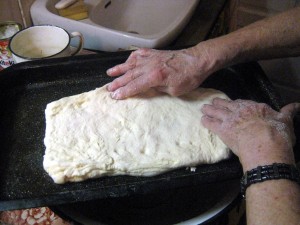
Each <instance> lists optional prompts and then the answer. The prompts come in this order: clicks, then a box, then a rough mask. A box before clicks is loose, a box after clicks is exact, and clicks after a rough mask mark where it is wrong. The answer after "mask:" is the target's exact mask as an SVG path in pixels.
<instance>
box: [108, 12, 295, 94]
mask: <svg viewBox="0 0 300 225" xmlns="http://www.w3.org/2000/svg"><path fill="white" fill-rule="evenodd" d="M299 21H300V7H297V8H294V9H292V10H290V11H287V12H284V13H282V14H278V15H277V16H274V17H272V18H268V19H264V20H262V21H259V22H256V23H253V24H251V25H249V26H247V27H244V28H242V29H240V30H238V31H235V32H232V33H230V34H228V35H224V36H221V37H218V38H215V39H210V40H207V41H204V42H200V43H199V44H198V45H196V46H194V47H192V48H188V49H184V50H180V51H158V50H152V49H140V50H137V51H135V52H133V53H132V54H131V56H130V57H129V58H128V59H127V61H126V62H125V63H123V64H120V65H117V66H115V67H113V68H111V69H109V70H108V71H107V74H108V75H109V76H114V77H115V76H120V75H122V76H120V77H119V78H117V79H116V80H114V81H113V82H112V83H111V84H110V85H109V86H108V90H109V91H110V92H112V97H113V98H116V99H124V98H126V97H130V96H132V95H135V94H137V93H139V92H143V91H146V90H148V89H149V88H156V89H158V90H159V91H163V92H166V93H168V94H170V95H181V94H184V93H186V92H189V91H191V90H193V89H195V88H197V87H198V86H199V85H200V84H201V83H202V82H203V81H204V80H205V79H206V78H207V77H208V76H209V75H210V74H212V73H213V72H215V71H217V70H219V69H221V68H224V67H226V66H229V65H233V64H236V63H239V62H246V61H250V60H259V59H267V58H276V57H283V56H286V57H288V56H298V55H300V23H299Z"/></svg>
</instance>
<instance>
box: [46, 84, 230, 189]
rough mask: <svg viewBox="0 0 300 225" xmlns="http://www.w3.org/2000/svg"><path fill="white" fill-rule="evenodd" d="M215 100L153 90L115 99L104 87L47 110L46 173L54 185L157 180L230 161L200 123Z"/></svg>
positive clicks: (205, 92) (208, 92)
mask: <svg viewBox="0 0 300 225" xmlns="http://www.w3.org/2000/svg"><path fill="white" fill-rule="evenodd" d="M215 97H221V98H227V97H226V96H225V94H223V93H222V92H219V91H217V90H213V89H201V88H199V89H197V90H195V91H193V92H191V93H189V94H186V95H184V96H182V97H171V96H169V95H166V94H162V93H159V92H157V91H155V90H153V89H151V90H149V91H148V92H146V93H143V94H139V95H137V96H134V97H131V98H128V99H126V100H114V99H112V98H111V97H110V93H109V92H108V91H107V90H106V87H105V86H103V87H101V88H98V89H96V90H93V91H90V92H86V93H82V94H79V95H75V96H71V97H65V98H62V99H60V100H58V101H54V102H52V103H49V104H48V105H47V108H46V110H45V116H46V134H45V139H44V143H45V146H46V151H45V155H44V162H43V165H44V169H45V170H46V171H47V172H48V174H49V175H50V176H51V177H52V179H53V180H54V182H55V183H65V182H68V181H71V182H77V181H82V180H86V179H89V178H96V177H100V176H112V175H122V174H126V175H133V176H152V175H156V174H159V173H162V172H165V171H168V170H171V169H174V168H179V167H183V166H185V167H186V166H196V165H199V164H203V163H215V162H218V161H220V160H223V159H226V158H228V157H229V154H230V151H229V149H228V148H227V147H226V146H225V144H224V143H223V142H222V141H221V140H220V139H219V138H218V137H217V136H216V135H214V134H213V133H211V132H210V131H209V130H207V129H206V128H204V127H203V126H202V124H201V117H202V113H201V110H200V109H201V106H202V105H203V104H205V103H209V102H211V100H212V99H213V98H215Z"/></svg>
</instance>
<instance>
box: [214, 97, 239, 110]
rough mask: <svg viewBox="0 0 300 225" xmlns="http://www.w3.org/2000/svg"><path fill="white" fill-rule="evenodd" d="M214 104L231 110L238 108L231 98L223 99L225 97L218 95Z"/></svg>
mask: <svg viewBox="0 0 300 225" xmlns="http://www.w3.org/2000/svg"><path fill="white" fill-rule="evenodd" d="M212 104H213V105H214V106H215V107H218V108H227V109H229V110H231V111H234V110H236V107H235V104H234V103H233V101H231V100H229V99H223V98H219V97H217V98H214V99H213V101H212Z"/></svg>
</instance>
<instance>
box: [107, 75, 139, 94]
mask: <svg viewBox="0 0 300 225" xmlns="http://www.w3.org/2000/svg"><path fill="white" fill-rule="evenodd" d="M139 76H140V73H139V72H138V71H137V70H130V71H128V72H127V73H125V74H124V75H123V76H121V77H119V78H117V79H115V80H114V81H112V82H111V83H110V84H109V85H108V86H107V90H108V91H115V90H117V89H118V88H120V87H123V86H125V85H127V84H128V83H129V82H131V81H133V80H134V79H136V78H137V77H139Z"/></svg>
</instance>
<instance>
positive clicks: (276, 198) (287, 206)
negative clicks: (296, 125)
mask: <svg viewBox="0 0 300 225" xmlns="http://www.w3.org/2000/svg"><path fill="white" fill-rule="evenodd" d="M269 144H271V143H266V145H267V146H268V145H269ZM276 146H277V147H276ZM269 147H270V148H269ZM251 151H252V153H253V152H255V153H254V154H249V155H247V152H251ZM240 160H241V163H242V166H243V170H244V172H246V171H250V170H251V169H254V168H257V167H258V166H264V165H271V164H273V163H285V164H290V165H295V161H294V155H293V151H292V148H288V147H285V146H284V145H282V146H280V144H277V145H275V146H270V145H269V146H268V147H266V146H265V147H264V151H259V149H253V148H251V149H249V150H248V151H245V154H244V155H243V156H241V157H240ZM246 208H247V224H249V225H252V224H255V225H259V224H261V225H268V224H270V225H271V224H272V225H276V224H278V225H281V224H290V225H299V224H300V186H299V185H298V184H297V183H296V182H294V181H290V180H286V179H280V180H268V181H264V182H261V183H256V184H252V185H250V186H249V187H248V188H247V189H246Z"/></svg>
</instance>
